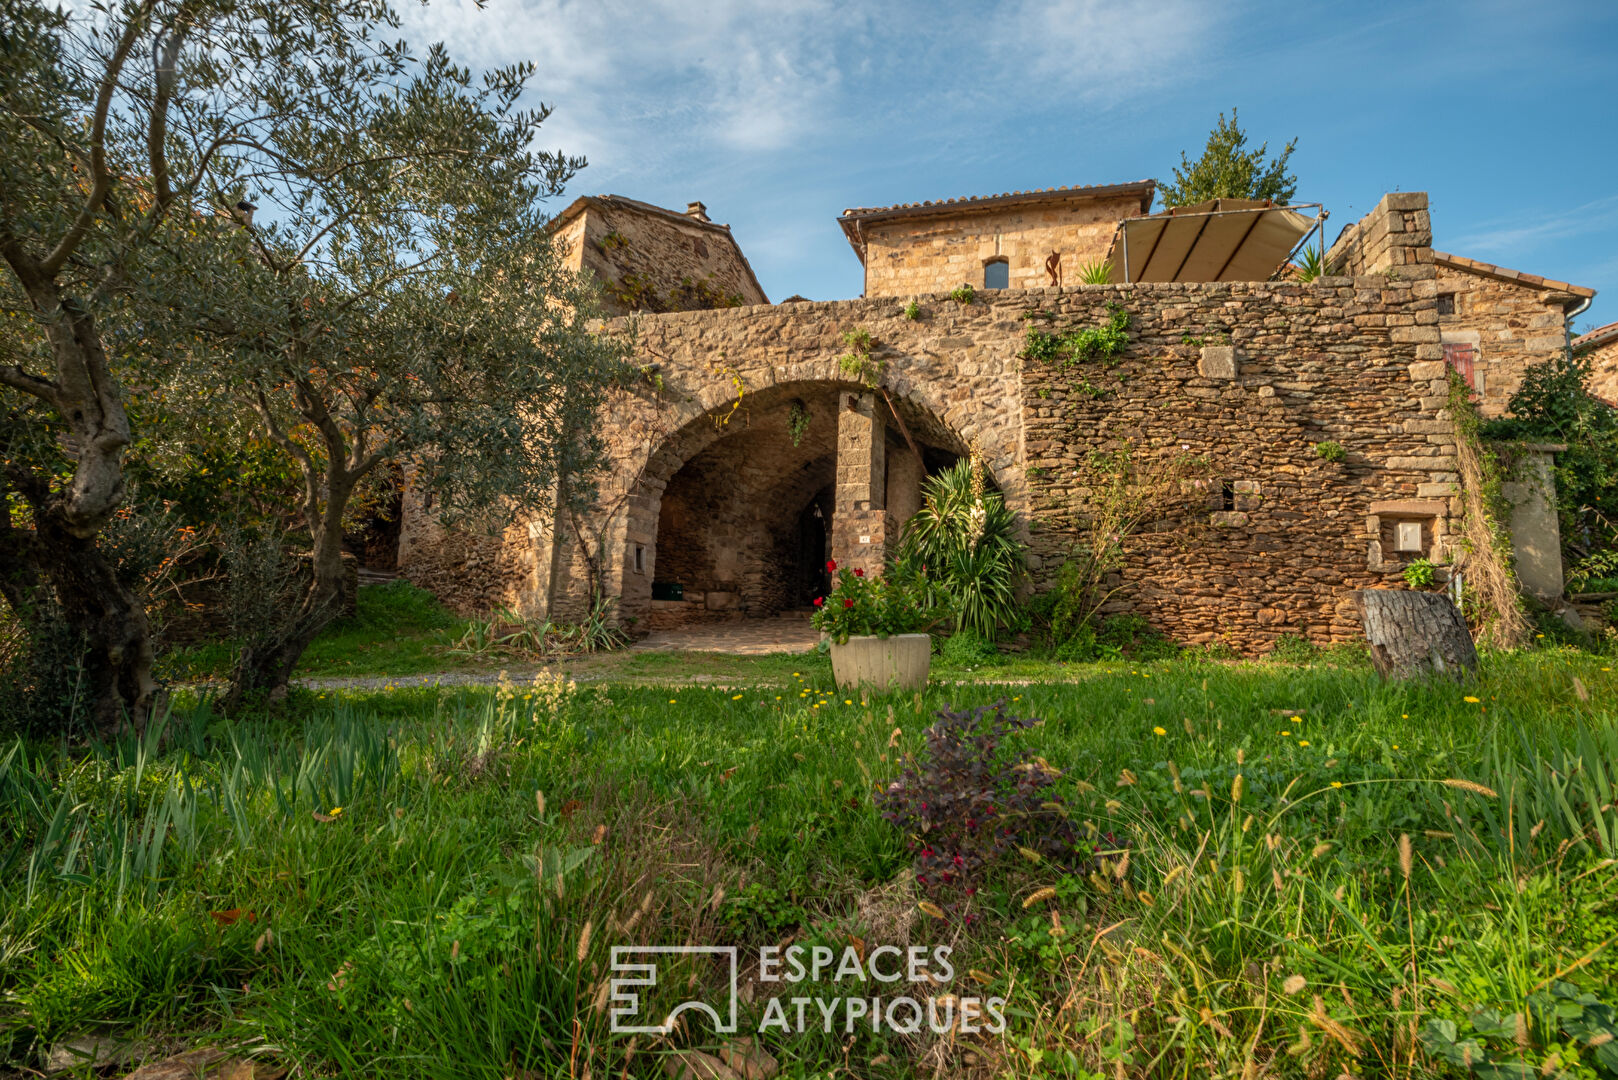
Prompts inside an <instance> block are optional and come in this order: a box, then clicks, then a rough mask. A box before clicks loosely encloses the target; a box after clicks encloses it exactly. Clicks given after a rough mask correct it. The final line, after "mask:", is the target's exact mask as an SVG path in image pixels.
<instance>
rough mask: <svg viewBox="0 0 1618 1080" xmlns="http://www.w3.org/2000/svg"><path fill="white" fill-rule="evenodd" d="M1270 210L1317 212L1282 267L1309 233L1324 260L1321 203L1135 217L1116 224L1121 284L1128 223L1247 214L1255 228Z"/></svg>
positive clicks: (1127, 281)
mask: <svg viewBox="0 0 1618 1080" xmlns="http://www.w3.org/2000/svg"><path fill="white" fill-rule="evenodd" d="M1271 210H1294V211H1297V210H1316V211H1319V212H1318V213H1317V214H1316V215H1315V217H1314V220H1313V222H1312V223H1311V224H1310V226H1309V231H1308V232H1306V233H1304V234H1303V238H1302V239H1301V240H1300V241H1299V242H1298V244H1297V245H1296V246H1295V247H1293V249H1292V251H1291V252H1289V253H1288V254H1287V257H1286V259H1284V260H1282V266H1284V265H1286V263H1288V262H1291V261H1292V256H1293V255H1295V254H1297V253H1298V252H1299V251H1301V250H1302V249H1303V247H1304V246H1305V245H1306V244H1307V243H1308V241H1309V237H1310V235H1311V234H1313V233H1316V232H1318V233H1319V234H1320V255H1321V261H1322V262H1324V261H1325V256H1326V229H1325V222H1326V218H1327V217H1329V216H1330V214H1329V212H1328V211H1327V210H1326V207H1325V204H1324V203H1293V204H1291V205H1288V206H1280V205H1276V206H1266V207H1263V208H1254V207H1248V208H1247V209H1244V210H1204V211H1202V212H1201V213H1196V214H1172V213H1157V214H1141V215H1140V216H1139V217H1132V218H1125V219H1124V220H1122V221H1120V222H1119V223H1118V232H1119V235H1120V237H1121V238H1122V239H1121V244H1122V248H1123V256H1124V265H1123V271H1124V284H1126V285H1128V284H1130V283H1131V282H1130V277H1129V229H1128V225H1129V223H1130V222H1131V221H1151V220H1153V219H1157V220H1163V219H1166V218H1173V219H1181V218H1185V219H1190V218H1216V217H1229V216H1231V215H1232V214H1251V215H1253V224H1254V225H1255V226H1256V225H1257V224H1258V221H1259V219H1260V218H1261V217H1262V216H1263V215H1264V214H1266V213H1268V212H1269V211H1271ZM1203 224H1204V225H1206V224H1207V222H1204V223H1203ZM1249 231H1251V230H1249ZM1195 247H1196V243H1195V241H1193V242H1192V248H1193V249H1195ZM1154 248H1155V245H1154ZM1236 250H1237V251H1240V250H1241V245H1240V244H1237V246H1236ZM1231 258H1235V252H1232V253H1231ZM1150 260H1151V256H1150V255H1148V256H1147V261H1148V262H1149V261H1150ZM1276 269H1277V270H1279V269H1280V267H1277V268H1276ZM1272 277H1273V275H1272Z"/></svg>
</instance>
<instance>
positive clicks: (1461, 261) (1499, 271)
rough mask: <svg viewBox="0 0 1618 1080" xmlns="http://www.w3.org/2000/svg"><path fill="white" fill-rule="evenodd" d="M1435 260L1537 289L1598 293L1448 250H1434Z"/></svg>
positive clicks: (1584, 293) (1586, 295)
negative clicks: (1455, 253)
mask: <svg viewBox="0 0 1618 1080" xmlns="http://www.w3.org/2000/svg"><path fill="white" fill-rule="evenodd" d="M1433 261H1434V262H1436V263H1437V264H1438V265H1439V266H1448V267H1449V268H1451V269H1452V270H1466V271H1470V272H1471V273H1474V274H1482V275H1484V276H1485V277H1493V278H1500V279H1501V280H1502V281H1516V282H1520V283H1521V284H1523V285H1527V286H1529V287H1531V288H1535V289H1553V290H1555V291H1557V292H1566V293H1572V294H1573V295H1574V296H1582V297H1591V296H1594V295H1595V294H1596V291H1595V290H1594V289H1587V288H1585V287H1584V286H1583V285H1570V284H1568V283H1567V282H1565V281H1556V280H1554V279H1552V278H1545V277H1540V276H1539V275H1538V274H1525V273H1523V272H1522V271H1521V270H1510V269H1507V268H1506V267H1504V266H1496V265H1494V264H1493V263H1486V262H1481V261H1479V260H1478V259H1468V258H1466V257H1465V256H1462V255H1451V254H1450V253H1449V252H1447V251H1438V250H1437V249H1434V251H1433Z"/></svg>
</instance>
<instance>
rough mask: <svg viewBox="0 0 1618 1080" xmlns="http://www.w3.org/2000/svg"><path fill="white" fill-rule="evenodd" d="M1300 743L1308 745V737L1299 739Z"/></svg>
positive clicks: (1300, 744)
mask: <svg viewBox="0 0 1618 1080" xmlns="http://www.w3.org/2000/svg"><path fill="white" fill-rule="evenodd" d="M1298 745H1299V746H1308V745H1309V740H1308V739H1299V740H1298Z"/></svg>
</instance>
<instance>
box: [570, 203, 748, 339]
mask: <svg viewBox="0 0 1618 1080" xmlns="http://www.w3.org/2000/svg"><path fill="white" fill-rule="evenodd" d="M693 205H694V207H697V206H700V204H693ZM698 214H701V215H702V216H701V217H698V216H696V215H698ZM555 237H556V242H557V246H558V248H559V249H560V250H561V251H562V253H563V259H564V261H565V263H566V265H567V266H568V268H569V269H572V270H574V271H580V270H588V271H589V272H590V273H591V274H593V275H594V276H595V278H596V279H597V280H598V281H599V282H600V283H601V285H602V287H603V291H604V297H603V305H604V307H605V310H606V311H607V312H608V313H609V314H612V315H627V314H629V313H631V312H635V311H649V312H665V311H696V310H703V309H707V308H717V307H737V306H743V305H749V304H767V303H769V299H768V297H766V296H765V295H764V290H763V289H762V288H761V287H760V286H759V284H758V280H757V279H756V278H755V277H754V276H753V271H752V268H751V267H750V266H748V264H747V259H746V257H745V256H744V255H743V254H742V251H741V248H740V247H739V246H737V244H736V241H735V239H734V238H733V237H732V236H731V234H730V227H729V226H728V225H719V224H715V223H714V222H711V221H709V220H707V217H706V212H705V211H703V210H700V209H697V210H695V212H694V213H687V214H681V213H677V212H675V211H672V210H664V209H662V208H661V207H656V206H651V205H650V204H647V203H641V202H637V201H635V200H633V199H625V198H622V197H620V196H616V195H604V196H594V197H589V198H584V199H580V200H578V201H577V202H576V203H574V204H573V206H571V207H569V208H568V210H567V211H566V212H565V213H564V214H563V215H562V216H561V217H560V218H559V219H558V223H557V225H556V230H555Z"/></svg>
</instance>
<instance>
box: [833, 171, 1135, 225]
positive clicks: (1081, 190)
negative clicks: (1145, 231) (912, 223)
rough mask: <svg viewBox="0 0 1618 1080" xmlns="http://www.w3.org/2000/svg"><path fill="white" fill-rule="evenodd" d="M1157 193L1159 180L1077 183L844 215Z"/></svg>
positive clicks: (851, 211)
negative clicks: (1077, 197)
mask: <svg viewBox="0 0 1618 1080" xmlns="http://www.w3.org/2000/svg"><path fill="white" fill-rule="evenodd" d="M1156 190H1157V181H1156V180H1133V181H1130V182H1129V183H1126V184H1076V185H1072V186H1068V187H1049V188H1033V189H1030V190H1027V191H1004V192H1001V193H1000V194H998V195H960V196H956V197H955V198H952V199H926V200H923V201H922V202H909V203H894V204H892V205H891V206H854V207H850V208H849V209H847V210H844V211H843V213H842V216H843V217H845V218H862V217H869V216H871V215H873V214H898V213H903V212H905V211H923V212H930V211H937V210H943V209H969V208H972V207H975V206H983V205H995V204H999V203H1008V202H1042V201H1047V200H1048V201H1059V200H1061V199H1069V198H1073V197H1074V196H1080V197H1088V198H1105V197H1106V196H1109V195H1141V196H1150V195H1151V194H1153V193H1154V192H1155V191H1156Z"/></svg>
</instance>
